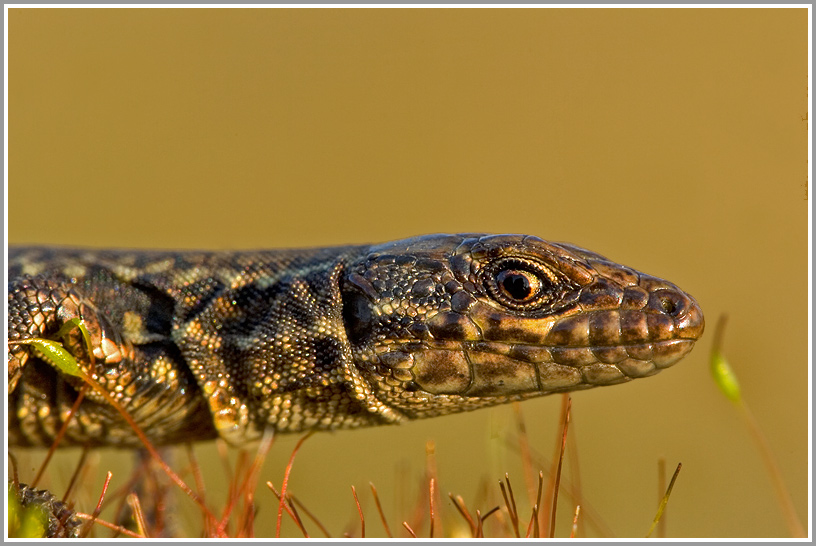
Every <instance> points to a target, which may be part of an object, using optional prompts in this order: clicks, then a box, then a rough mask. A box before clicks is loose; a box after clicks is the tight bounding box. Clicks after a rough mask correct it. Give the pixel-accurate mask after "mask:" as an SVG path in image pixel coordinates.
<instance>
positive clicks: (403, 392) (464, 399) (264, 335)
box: [8, 234, 704, 446]
mask: <svg viewBox="0 0 816 546" xmlns="http://www.w3.org/2000/svg"><path fill="white" fill-rule="evenodd" d="M74 317H80V318H82V319H83V320H84V321H85V324H86V325H87V327H88V329H89V331H90V334H91V350H92V351H93V354H94V356H95V357H96V367H95V369H93V370H91V368H90V358H89V356H88V354H87V351H86V349H85V347H84V345H83V343H82V342H81V340H80V338H79V336H78V335H77V334H74V335H72V336H71V337H69V339H67V340H66V342H65V344H66V348H67V349H68V350H69V351H70V352H71V353H72V354H73V355H74V356H76V357H77V360H78V361H79V362H80V363H81V364H82V365H83V366H84V367H85V368H86V369H88V370H89V372H90V373H91V374H92V375H93V377H94V378H95V379H96V380H97V381H99V382H100V383H102V384H103V385H106V386H107V388H108V389H109V390H110V392H112V393H113V394H114V395H115V396H116V398H117V399H118V401H119V402H120V403H121V404H122V405H123V406H124V407H125V408H126V409H127V411H128V413H130V415H131V416H132V417H133V418H134V419H135V421H136V422H137V423H138V424H139V425H140V427H141V428H142V429H143V430H144V431H145V432H146V433H147V435H148V437H149V438H150V439H151V440H152V441H153V442H155V443H156V444H160V445H161V444H164V445H166V444H174V443H180V442H189V441H197V440H206V439H211V438H214V437H216V436H221V437H223V438H225V439H226V440H228V441H229V442H231V443H233V444H242V443H245V442H248V441H251V440H254V439H257V438H258V437H259V436H260V435H261V434H262V433H263V431H264V429H266V428H268V427H271V428H273V429H275V430H276V431H279V432H297V431H303V430H310V429H336V428H353V427H360V426H369V425H378V424H389V423H399V422H402V421H405V420H409V419H417V418H424V417H433V416H439V415H446V414H450V413H455V412H460V411H466V410H472V409H476V408H479V407H485V406H491V405H495V404H501V403H506V402H510V401H513V400H523V399H527V398H531V397H535V396H541V395H545V394H550V393H555V392H565V391H573V390H578V389H586V388H590V387H595V386H599V385H613V384H617V383H624V382H627V381H630V380H632V379H635V378H639V377H646V376H649V375H653V374H655V373H657V372H658V371H660V370H662V369H664V368H667V367H669V366H671V365H672V364H674V363H675V362H677V361H678V360H680V359H681V358H682V357H683V356H685V355H686V354H688V352H689V351H690V350H691V348H692V347H693V345H694V342H695V341H696V340H697V339H698V338H699V337H700V336H701V335H702V333H703V328H704V320H703V314H702V311H701V310H700V308H699V306H698V305H697V303H696V302H695V301H694V299H693V298H691V296H689V295H687V294H685V293H684V292H682V291H681V290H680V289H679V288H677V287H676V286H674V285H673V284H671V283H669V282H666V281H663V280H660V279H657V278H655V277H651V276H649V275H645V274H643V273H639V272H637V271H634V270H633V269H630V268H627V267H624V266H621V265H618V264H616V263H614V262H611V261H609V260H607V259H606V258H603V257H602V256H599V255H597V254H594V253H592V252H588V251H586V250H583V249H581V248H578V247H575V246H572V245H567V244H561V243H549V242H546V241H542V240H541V239H538V238H536V237H530V236H522V235H483V234H463V235H430V236H425V237H418V238H413V239H406V240H402V241H395V242H391V243H386V244H381V245H375V246H368V245H366V246H348V247H337V248H320V249H306V250H279V251H259V252H218V253H215V252H185V253H178V252H141V251H131V252H128V251H100V250H68V249H53V248H50V249H46V248H31V249H16V248H12V249H10V250H9V316H8V328H9V340H10V341H19V340H22V339H28V338H33V337H49V336H53V335H54V333H55V332H56V331H57V330H59V328H60V326H61V325H63V324H64V323H65V322H66V321H67V320H69V319H71V318H74ZM80 386H81V380H80V379H77V378H74V377H70V376H64V375H63V374H61V373H59V372H58V371H57V370H56V369H55V368H53V367H52V366H50V365H49V364H48V363H46V362H45V361H43V360H41V359H40V358H37V356H36V355H34V354H33V353H32V352H31V350H30V349H29V348H28V346H24V345H17V344H10V345H9V390H10V396H9V443H10V444H12V445H29V446H35V445H41V446H46V445H49V444H50V443H51V442H52V440H53V438H54V436H55V434H56V433H57V431H58V430H59V428H60V427H61V425H62V423H63V419H64V418H65V416H66V414H67V412H68V409H69V408H70V407H71V405H72V403H73V402H74V400H75V399H76V396H77V390H78V388H79V387H80ZM67 430H68V432H67V435H66V438H65V440H64V441H63V442H62V444H61V445H79V444H81V445H116V446H138V445H139V441H138V439H137V438H136V437H135V435H134V434H133V432H132V431H131V429H130V428H129V427H128V425H127V424H126V423H125V422H124V421H123V420H122V418H121V417H120V416H119V415H118V414H117V413H116V412H115V411H114V410H113V409H112V408H111V407H110V406H109V405H108V404H107V403H106V402H105V401H104V399H102V398H101V397H100V396H99V395H98V394H95V393H93V392H89V393H88V394H87V396H86V399H85V400H84V401H83V402H82V404H81V405H80V409H79V412H78V414H77V415H75V416H74V418H73V419H72V420H71V421H70V423H69V426H68V429H67Z"/></svg>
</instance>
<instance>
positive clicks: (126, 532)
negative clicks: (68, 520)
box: [74, 512, 147, 538]
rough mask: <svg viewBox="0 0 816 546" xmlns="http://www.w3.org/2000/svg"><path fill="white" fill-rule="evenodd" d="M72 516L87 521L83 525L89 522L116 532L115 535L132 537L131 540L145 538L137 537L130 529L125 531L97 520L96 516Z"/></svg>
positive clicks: (79, 514)
mask: <svg viewBox="0 0 816 546" xmlns="http://www.w3.org/2000/svg"><path fill="white" fill-rule="evenodd" d="M74 515H76V516H77V517H78V518H80V519H84V520H87V521H86V522H85V524H84V525H88V523H89V522H90V523H95V524H97V525H101V526H102V527H107V528H108V529H112V530H114V531H116V532H117V533H120V534H123V535H127V536H129V537H132V538H147V537H145V536H142V535H138V534H136V533H134V532H133V531H131V530H130V529H126V528H124V527H122V526H121V525H116V524H115V523H110V522H108V521H105V520H102V519H98V518H97V517H96V516H93V515H91V514H83V513H82V512H74Z"/></svg>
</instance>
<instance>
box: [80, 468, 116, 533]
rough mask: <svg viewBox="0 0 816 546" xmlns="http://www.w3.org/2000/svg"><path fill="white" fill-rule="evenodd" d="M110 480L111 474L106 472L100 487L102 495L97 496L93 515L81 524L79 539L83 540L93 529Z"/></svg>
mask: <svg viewBox="0 0 816 546" xmlns="http://www.w3.org/2000/svg"><path fill="white" fill-rule="evenodd" d="M111 478H113V474H112V473H111V472H108V473H107V474H106V475H105V483H104V484H103V485H102V493H100V494H99V500H98V501H97V503H96V508H94V511H93V514H91V515H90V516H89V519H88V521H86V522H85V523H84V524H83V528H82V531H81V532H80V533H79V536H80V537H83V538H84V537H85V536H86V535H87V534H88V533H89V532H90V531H91V527H93V524H94V522H95V521H96V518H98V517H99V513H100V512H102V502H103V501H104V500H105V494H106V493H107V492H108V485H110V481H111Z"/></svg>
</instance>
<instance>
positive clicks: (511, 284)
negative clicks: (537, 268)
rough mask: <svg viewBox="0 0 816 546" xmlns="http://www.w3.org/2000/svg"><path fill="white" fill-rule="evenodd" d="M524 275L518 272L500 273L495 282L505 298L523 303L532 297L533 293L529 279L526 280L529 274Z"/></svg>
mask: <svg viewBox="0 0 816 546" xmlns="http://www.w3.org/2000/svg"><path fill="white" fill-rule="evenodd" d="M525 273H526V272H525ZM525 273H522V272H520V271H502V272H501V273H499V278H498V279H496V280H497V281H498V284H499V286H501V288H502V290H503V291H504V292H505V294H506V295H507V296H509V297H511V298H513V299H514V300H519V301H524V300H526V299H528V298H529V297H530V296H531V295H532V291H533V288H532V285H531V284H530V279H528V278H527V275H529V273H527V274H525Z"/></svg>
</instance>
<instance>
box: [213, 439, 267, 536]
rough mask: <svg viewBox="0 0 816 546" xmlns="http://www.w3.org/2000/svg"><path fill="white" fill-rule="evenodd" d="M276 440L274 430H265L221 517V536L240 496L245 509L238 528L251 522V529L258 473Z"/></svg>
mask: <svg viewBox="0 0 816 546" xmlns="http://www.w3.org/2000/svg"><path fill="white" fill-rule="evenodd" d="M274 441H275V434H274V431H272V430H271V429H269V430H267V431H265V432H264V435H263V437H262V438H261V443H260V444H259V445H258V451H257V452H256V454H255V457H254V458H253V459H252V464H251V465H250V467H249V470H247V473H246V476H245V477H244V480H243V482H242V483H241V485H240V487H238V488H237V489H236V491H235V492H236V495H235V496H232V497H231V499H230V503H229V505H228V510H227V511H226V514H224V516H223V518H222V519H221V525H220V526H219V527H218V530H217V533H218V535H219V536H221V535H222V534H223V533H224V531H225V529H226V526H227V524H228V523H229V520H228V518H229V515H230V513H231V512H232V510H233V508H234V506H235V500H236V497H240V498H241V499H242V500H243V502H244V511H243V513H242V514H241V516H242V517H241V518H239V520H238V529H245V528H247V525H248V524H249V525H250V528H249V529H250V530H251V524H250V521H249V520H250V519H251V518H252V517H253V516H254V510H253V504H252V501H253V499H254V497H255V486H256V485H257V483H258V474H259V473H260V471H261V466H263V462H264V460H265V459H266V456H267V454H268V453H269V450H270V449H271V448H272V444H273V443H274ZM240 468H242V466H241V465H239V466H237V470H239V469H240ZM238 474H239V472H238V471H236V474H235V477H236V480H235V482H236V483H237V481H238V480H237V478H238ZM231 489H232V488H231Z"/></svg>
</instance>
